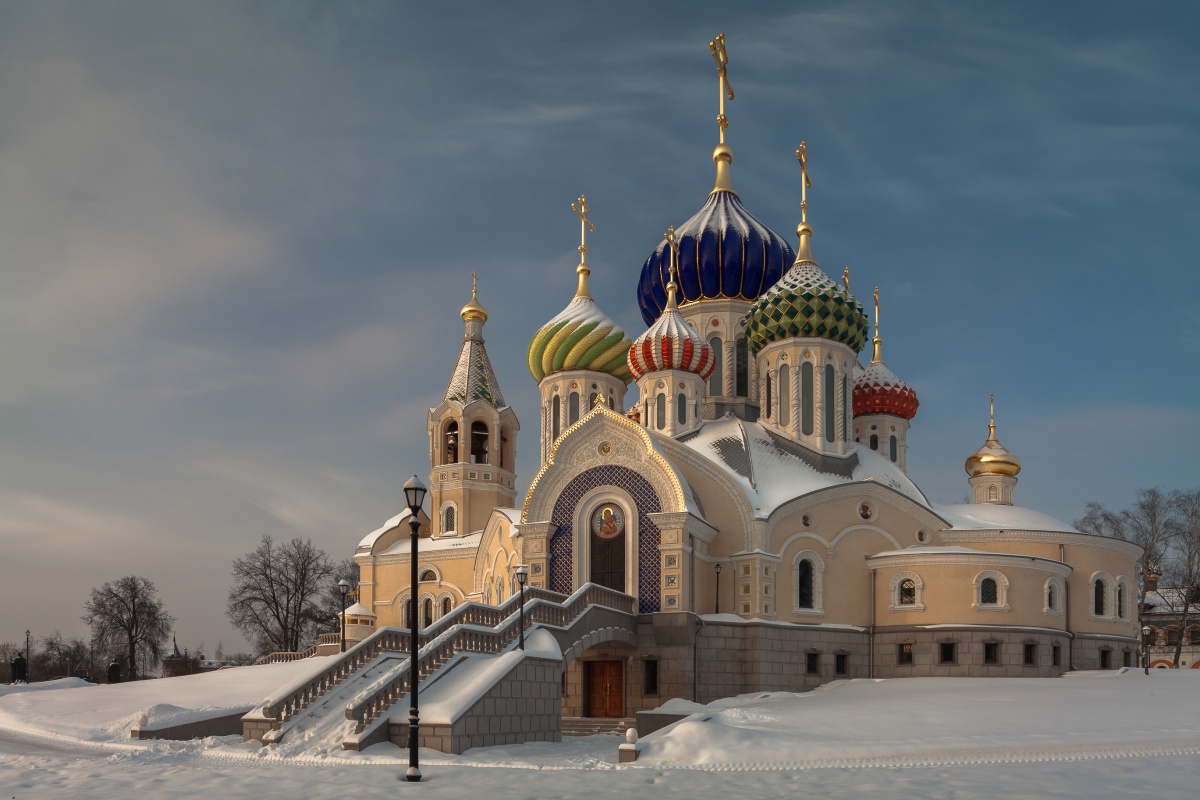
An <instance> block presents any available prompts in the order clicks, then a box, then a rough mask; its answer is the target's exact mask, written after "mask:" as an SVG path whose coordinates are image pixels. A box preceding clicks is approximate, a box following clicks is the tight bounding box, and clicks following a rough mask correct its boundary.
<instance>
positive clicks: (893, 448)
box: [888, 435, 897, 464]
mask: <svg viewBox="0 0 1200 800" xmlns="http://www.w3.org/2000/svg"><path fill="white" fill-rule="evenodd" d="M888 450H890V451H891V452H890V455H891V457H892V463H893V464H894V463H895V462H896V450H897V447H896V437H895V436H894V435H893V436H892V440H891V441H890V442H889V443H888Z"/></svg>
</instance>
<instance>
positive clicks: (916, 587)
mask: <svg viewBox="0 0 1200 800" xmlns="http://www.w3.org/2000/svg"><path fill="white" fill-rule="evenodd" d="M890 599H891V605H890V606H889V608H888V610H889V611H924V610H925V582H924V581H923V580H921V576H920V575H918V574H917V573H915V572H907V571H906V572H898V573H896V574H895V575H893V576H892V580H891V594H890Z"/></svg>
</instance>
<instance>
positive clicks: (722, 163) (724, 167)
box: [708, 33, 737, 194]
mask: <svg viewBox="0 0 1200 800" xmlns="http://www.w3.org/2000/svg"><path fill="white" fill-rule="evenodd" d="M708 49H709V52H711V53H712V57H713V61H715V62H717V98H718V102H719V104H720V111H719V112H718V113H717V128H718V129H719V130H720V132H721V143H720V144H718V145H717V147H716V149H715V150H713V163H714V164H716V165H717V179H716V181H715V183H714V185H713V190H712V192H710V194H712V193H715V192H733V184H732V183H731V182H730V179H729V165H730V164H732V163H733V148H732V147H730V146H729V145H728V144H726V143H725V129H726V128H728V127H729V118H728V117H726V116H725V97H726V96H728V97H729V99H730V100H732V99H733V87H732V86H730V85H729V76H728V75H727V74H726V68H727V67H728V66H729V55H728V54H727V53H726V52H725V34H723V33H718V34H717V37H716V38H715V39H713V40H712V41H711V42H709V43H708ZM733 193H734V194H737V192H733Z"/></svg>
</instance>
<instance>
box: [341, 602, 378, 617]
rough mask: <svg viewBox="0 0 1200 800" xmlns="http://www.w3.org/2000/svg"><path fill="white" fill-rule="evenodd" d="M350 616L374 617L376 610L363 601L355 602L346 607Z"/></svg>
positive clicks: (347, 614)
mask: <svg viewBox="0 0 1200 800" xmlns="http://www.w3.org/2000/svg"><path fill="white" fill-rule="evenodd" d="M346 616H348V617H373V616H375V612H374V611H372V610H371V609H369V608H367V607H366V606H364V605H363V604H362V603H355V604H354V605H352V606H350V607H349V608H347V609H346Z"/></svg>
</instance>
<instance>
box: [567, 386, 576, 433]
mask: <svg viewBox="0 0 1200 800" xmlns="http://www.w3.org/2000/svg"><path fill="white" fill-rule="evenodd" d="M576 422H579V392H571V396H570V397H568V398H567V424H568V425H574V424H575V423H576Z"/></svg>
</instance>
